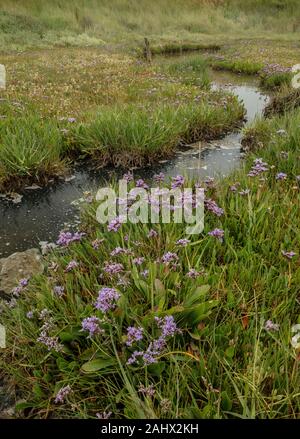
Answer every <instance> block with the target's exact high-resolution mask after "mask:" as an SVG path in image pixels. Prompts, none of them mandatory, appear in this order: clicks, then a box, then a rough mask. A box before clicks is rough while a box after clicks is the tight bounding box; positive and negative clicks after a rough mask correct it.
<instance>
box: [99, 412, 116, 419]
mask: <svg viewBox="0 0 300 439" xmlns="http://www.w3.org/2000/svg"><path fill="white" fill-rule="evenodd" d="M111 415H112V412H101V413H96V416H97V418H98V419H109V418H110V417H111Z"/></svg>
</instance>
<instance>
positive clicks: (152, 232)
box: [148, 229, 158, 238]
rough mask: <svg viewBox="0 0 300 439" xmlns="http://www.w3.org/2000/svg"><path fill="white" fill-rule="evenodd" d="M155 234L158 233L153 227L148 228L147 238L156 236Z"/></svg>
mask: <svg viewBox="0 0 300 439" xmlns="http://www.w3.org/2000/svg"><path fill="white" fill-rule="evenodd" d="M157 236H158V233H157V232H156V231H155V230H153V229H151V230H149V233H148V238H156V237H157Z"/></svg>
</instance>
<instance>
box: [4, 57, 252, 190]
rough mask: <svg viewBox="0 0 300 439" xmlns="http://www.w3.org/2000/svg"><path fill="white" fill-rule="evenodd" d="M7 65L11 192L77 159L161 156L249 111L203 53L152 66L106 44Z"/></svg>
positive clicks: (123, 161) (7, 181)
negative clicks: (215, 79) (110, 51)
mask: <svg viewBox="0 0 300 439" xmlns="http://www.w3.org/2000/svg"><path fill="white" fill-rule="evenodd" d="M4 62H5V63H6V66H7V76H8V87H7V90H6V91H3V92H2V93H1V95H2V99H3V100H2V101H1V109H2V118H1V121H0V162H1V167H0V185H1V188H2V189H5V188H6V189H9V188H12V185H13V184H14V182H15V183H17V185H18V186H19V187H20V186H22V185H23V184H24V182H25V180H24V177H26V182H28V181H30V180H31V181H35V182H38V183H42V182H45V181H46V180H47V178H49V177H53V176H55V175H58V174H61V173H62V171H63V170H65V169H66V166H67V164H68V163H69V164H70V161H71V159H73V158H74V156H75V157H86V156H88V157H92V159H93V161H94V163H95V164H96V165H97V166H104V165H108V164H113V165H115V166H117V165H118V166H129V165H131V166H137V165H145V164H149V163H153V162H154V161H155V160H157V159H159V158H164V157H167V156H170V155H171V154H172V153H173V152H174V150H175V148H176V147H177V146H178V144H179V143H183V142H184V143H188V142H192V141H196V140H202V139H207V138H212V137H218V136H220V135H221V134H224V133H226V132H228V131H230V130H233V129H234V128H236V127H237V126H238V125H239V124H240V123H241V121H242V119H243V117H244V111H243V107H242V105H241V104H240V103H239V102H238V101H237V99H236V98H235V97H233V96H232V95H230V94H229V93H226V92H222V91H218V92H216V91H212V90H210V83H209V78H208V73H207V64H206V62H205V61H204V60H203V59H202V58H201V57H200V56H199V55H198V56H197V57H194V58H193V59H190V60H186V61H185V60H183V61H180V60H178V61H177V62H176V63H174V61H172V60H169V61H168V60H165V61H164V62H157V63H154V64H153V65H150V66H149V65H148V64H146V63H143V62H141V61H140V60H137V59H135V58H132V57H129V56H123V55H109V56H108V55H106V54H103V53H101V52H99V50H97V49H68V50H66V49H58V50H56V51H51V52H50V51H42V52H37V53H34V54H31V55H29V56H28V54H26V55H18V56H15V55H9V56H7V57H6V58H5V60H4ZM13 125H14V128H13V129H12V126H13ZM10 144H11V145H12V147H11V148H9V147H8V146H7V145H10Z"/></svg>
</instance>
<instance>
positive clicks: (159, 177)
mask: <svg viewBox="0 0 300 439" xmlns="http://www.w3.org/2000/svg"><path fill="white" fill-rule="evenodd" d="M164 179H165V174H163V173H162V172H160V173H159V174H155V175H154V176H153V180H154V181H155V182H156V183H162V182H163V181H164Z"/></svg>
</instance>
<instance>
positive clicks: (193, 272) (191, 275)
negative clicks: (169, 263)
mask: <svg viewBox="0 0 300 439" xmlns="http://www.w3.org/2000/svg"><path fill="white" fill-rule="evenodd" d="M186 275H187V277H189V278H191V279H196V278H197V277H199V276H201V273H199V272H198V271H196V270H195V269H194V268H191V269H190V271H188V272H187V274H186Z"/></svg>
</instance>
